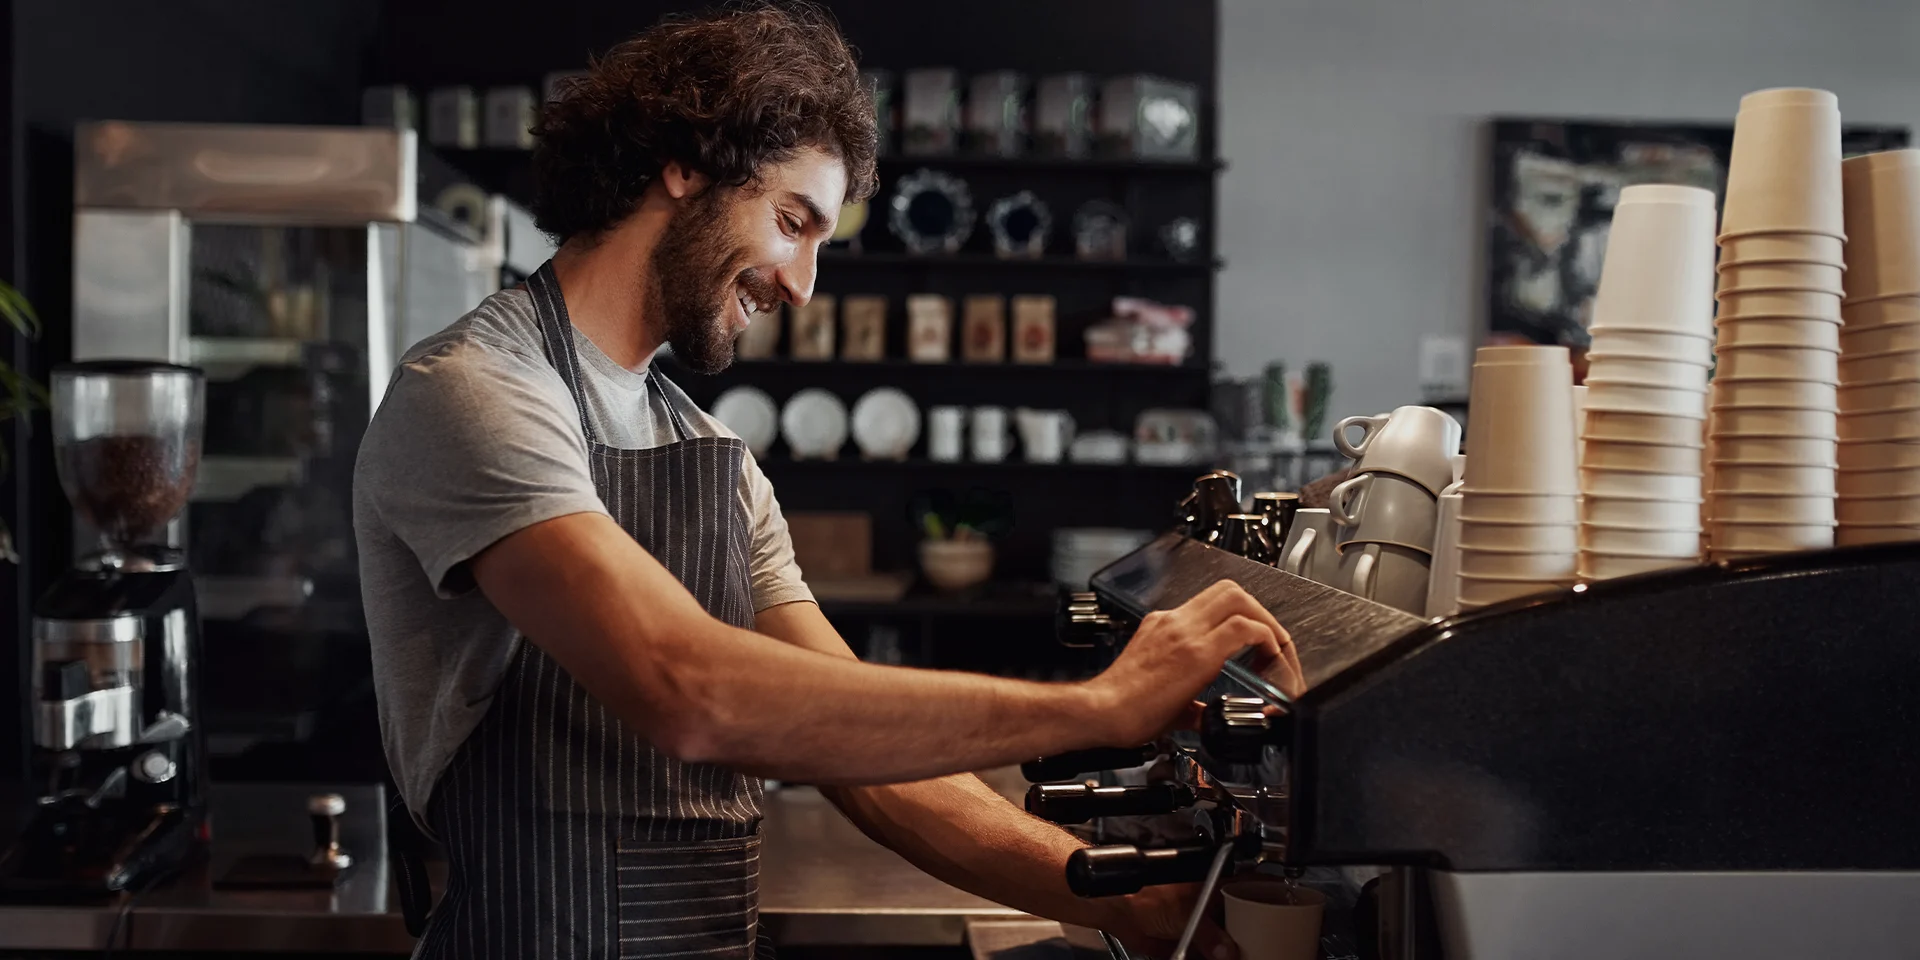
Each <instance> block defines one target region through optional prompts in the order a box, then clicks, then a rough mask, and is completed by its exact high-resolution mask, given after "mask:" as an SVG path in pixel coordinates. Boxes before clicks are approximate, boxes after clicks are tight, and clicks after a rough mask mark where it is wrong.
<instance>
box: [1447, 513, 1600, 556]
mask: <svg viewBox="0 0 1920 960" xmlns="http://www.w3.org/2000/svg"><path fill="white" fill-rule="evenodd" d="M1460 547H1461V549H1463V550H1464V549H1467V548H1469V547H1471V548H1473V549H1476V550H1481V549H1484V550H1494V551H1507V552H1511V551H1529V552H1534V553H1573V552H1574V551H1576V550H1579V549H1580V525H1579V524H1577V523H1562V524H1526V523H1491V522H1488V521H1484V520H1464V519H1463V520H1461V521H1460Z"/></svg>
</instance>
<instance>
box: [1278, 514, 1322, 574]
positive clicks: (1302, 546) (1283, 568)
mask: <svg viewBox="0 0 1920 960" xmlns="http://www.w3.org/2000/svg"><path fill="white" fill-rule="evenodd" d="M1319 533H1320V531H1318V530H1315V529H1314V528H1312V527H1308V528H1307V529H1305V530H1302V531H1301V532H1300V539H1298V540H1295V541H1294V542H1293V549H1291V550H1288V551H1287V555H1286V556H1284V557H1281V558H1280V572H1282V573H1291V574H1293V575H1294V576H1296V577H1305V576H1306V573H1305V571H1306V569H1307V558H1308V557H1309V556H1312V555H1313V542H1314V541H1315V540H1316V539H1318V538H1319ZM1308 579H1312V578H1311V577H1309V578H1308Z"/></svg>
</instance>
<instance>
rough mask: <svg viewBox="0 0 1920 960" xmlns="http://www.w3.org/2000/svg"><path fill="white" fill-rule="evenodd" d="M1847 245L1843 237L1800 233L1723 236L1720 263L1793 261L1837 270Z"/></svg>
mask: <svg viewBox="0 0 1920 960" xmlns="http://www.w3.org/2000/svg"><path fill="white" fill-rule="evenodd" d="M1846 243H1847V241H1846V239H1845V238H1844V237H1839V236H1834V235H1831V234H1825V233H1805V232H1801V231H1787V232H1779V233H1775V232H1768V231H1755V232H1750V233H1742V234H1727V233H1722V234H1721V235H1720V262H1721V263H1722V264H1734V263H1777V262H1780V261H1792V262H1800V263H1826V264H1833V265H1836V266H1838V265H1843V264H1845V263H1846V253H1845V247H1846Z"/></svg>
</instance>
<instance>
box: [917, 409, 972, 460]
mask: <svg viewBox="0 0 1920 960" xmlns="http://www.w3.org/2000/svg"><path fill="white" fill-rule="evenodd" d="M966 435H967V408H965V407H934V408H933V409H932V410H929V411H927V458H928V459H931V460H938V461H940V462H941V463H955V462H957V461H959V460H960V459H962V458H963V457H965V456H966Z"/></svg>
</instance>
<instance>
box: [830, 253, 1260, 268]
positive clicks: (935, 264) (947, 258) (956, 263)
mask: <svg viewBox="0 0 1920 960" xmlns="http://www.w3.org/2000/svg"><path fill="white" fill-rule="evenodd" d="M829 264H831V265H832V266H835V267H875V268H878V267H911V268H915V269H920V270H1003V269H1004V270H1092V271H1107V272H1117V273H1170V274H1182V273H1185V274H1204V273H1207V272H1209V271H1213V270H1218V269H1220V268H1221V267H1224V266H1226V261H1224V260H1221V259H1220V258H1218V257H1215V258H1214V259H1212V260H1210V261H1209V260H1196V261H1193V262H1191V263H1187V262H1182V261H1179V260H1170V259H1166V258H1164V257H1163V258H1152V257H1136V258H1131V259H1127V260H1081V259H1079V258H1077V257H1038V258H1012V257H995V256H989V255H987V254H981V253H950V254H936V253H929V254H917V253H850V252H847V251H844V250H832V249H829V250H822V251H820V265H821V266H822V267H825V266H827V265H829Z"/></svg>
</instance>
